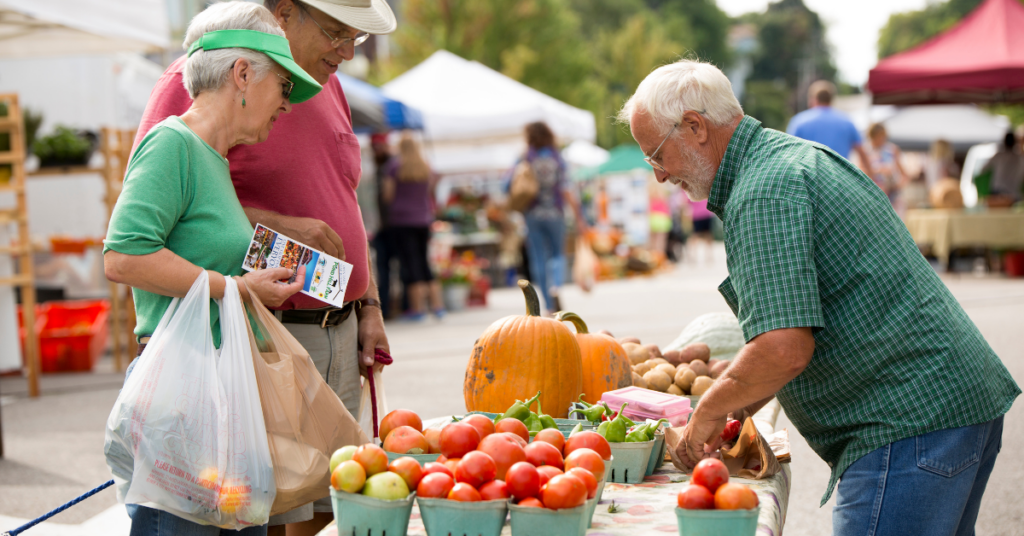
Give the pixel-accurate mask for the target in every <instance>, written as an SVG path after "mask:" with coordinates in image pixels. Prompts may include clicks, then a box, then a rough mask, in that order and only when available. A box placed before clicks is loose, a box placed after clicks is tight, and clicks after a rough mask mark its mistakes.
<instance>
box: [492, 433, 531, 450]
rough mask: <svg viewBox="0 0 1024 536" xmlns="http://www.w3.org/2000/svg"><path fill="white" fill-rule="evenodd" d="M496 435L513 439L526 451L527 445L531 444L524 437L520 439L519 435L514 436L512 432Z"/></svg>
mask: <svg viewBox="0 0 1024 536" xmlns="http://www.w3.org/2000/svg"><path fill="white" fill-rule="evenodd" d="M496 433H499V434H502V435H507V436H509V437H511V438H512V439H514V440H515V442H516V443H519V446H520V447H523V448H524V449H525V448H526V445H528V444H529V443H530V442H529V441H527V440H525V439H523V438H522V437H520V436H519V434H513V433H512V432H496Z"/></svg>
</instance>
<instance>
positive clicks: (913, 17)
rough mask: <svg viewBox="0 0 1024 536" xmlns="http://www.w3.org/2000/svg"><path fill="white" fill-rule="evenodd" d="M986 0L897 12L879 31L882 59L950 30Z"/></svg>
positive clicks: (955, 1)
mask: <svg viewBox="0 0 1024 536" xmlns="http://www.w3.org/2000/svg"><path fill="white" fill-rule="evenodd" d="M981 2H982V0H949V1H948V2H942V3H936V4H931V5H929V6H928V7H926V8H924V9H922V10H919V11H907V12H905V13H894V14H892V15H890V16H889V21H888V22H887V23H886V24H885V26H883V27H882V29H881V31H879V33H878V59H882V58H887V57H889V56H892V55H893V54H897V53H899V52H903V51H904V50H910V49H912V48H914V47H916V46H917V45H920V44H922V43H924V42H925V41H927V40H929V39H931V38H932V37H935V36H937V35H939V34H941V33H942V32H944V31H946V30H948V29H950V28H951V27H953V25H955V24H956V23H957V22H960V20H961V19H963V18H964V17H965V16H967V14H968V13H970V12H971V11H973V10H974V8H976V7H978V4H981Z"/></svg>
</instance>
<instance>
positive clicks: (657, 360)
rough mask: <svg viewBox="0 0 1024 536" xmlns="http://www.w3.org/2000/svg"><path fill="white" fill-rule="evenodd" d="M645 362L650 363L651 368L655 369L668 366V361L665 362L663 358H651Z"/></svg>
mask: <svg viewBox="0 0 1024 536" xmlns="http://www.w3.org/2000/svg"><path fill="white" fill-rule="evenodd" d="M647 362H648V363H650V364H651V366H652V367H656V366H658V365H668V364H669V362H668V361H666V360H665V359H664V358H661V357H652V358H650V359H648V360H647Z"/></svg>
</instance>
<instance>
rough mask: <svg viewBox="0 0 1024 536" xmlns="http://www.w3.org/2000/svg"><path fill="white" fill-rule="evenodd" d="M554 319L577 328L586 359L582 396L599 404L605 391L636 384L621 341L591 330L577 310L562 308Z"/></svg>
mask: <svg viewBox="0 0 1024 536" xmlns="http://www.w3.org/2000/svg"><path fill="white" fill-rule="evenodd" d="M555 319H556V320H558V321H560V322H570V323H572V325H573V326H574V327H575V328H576V342H577V343H579V345H580V357H581V358H582V363H583V400H586V401H587V402H588V403H590V404H596V403H598V401H600V400H601V395H603V394H604V393H606V392H608V391H614V390H616V389H622V388H624V387H629V386H630V385H632V384H633V375H632V370H631V368H630V362H629V357H627V356H626V350H625V349H624V348H623V347H622V345H621V344H619V342H618V341H616V340H615V339H613V338H612V337H609V336H608V335H603V334H601V333H590V332H589V331H588V330H587V324H586V322H584V321H583V319H582V318H580V316H579V315H577V314H576V313H569V312H561V313H558V314H557V315H555ZM642 364H643V363H641V365H642ZM638 366H639V365H638Z"/></svg>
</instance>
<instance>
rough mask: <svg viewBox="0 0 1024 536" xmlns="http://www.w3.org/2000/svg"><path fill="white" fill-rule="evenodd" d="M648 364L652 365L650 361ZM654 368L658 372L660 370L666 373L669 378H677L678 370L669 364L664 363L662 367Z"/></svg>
mask: <svg viewBox="0 0 1024 536" xmlns="http://www.w3.org/2000/svg"><path fill="white" fill-rule="evenodd" d="M648 363H650V361H648ZM654 368H655V369H656V370H660V371H662V372H664V373H665V374H668V377H669V378H675V377H676V368H675V367H673V366H672V365H669V364H668V363H662V364H660V365H658V366H656V367H654Z"/></svg>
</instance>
